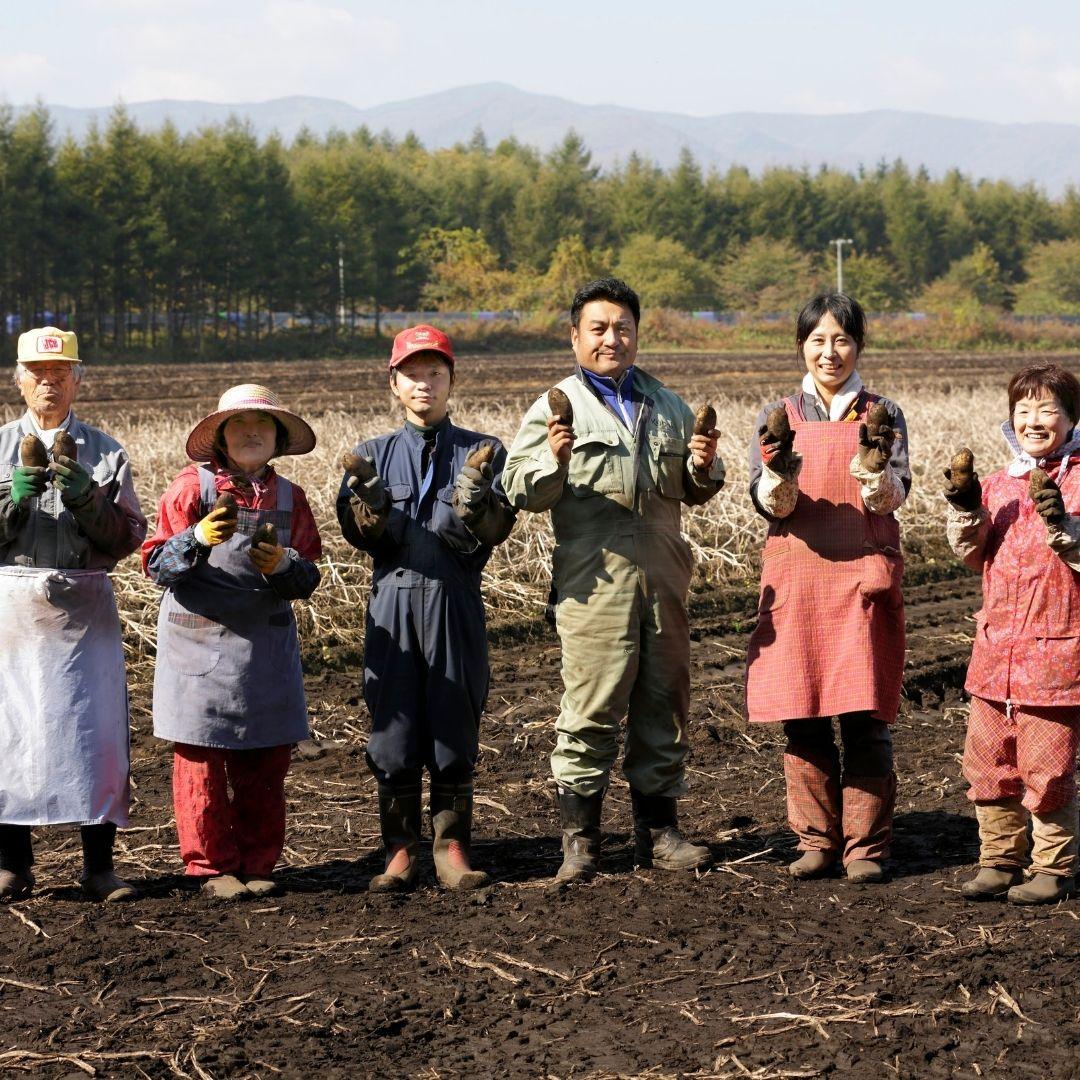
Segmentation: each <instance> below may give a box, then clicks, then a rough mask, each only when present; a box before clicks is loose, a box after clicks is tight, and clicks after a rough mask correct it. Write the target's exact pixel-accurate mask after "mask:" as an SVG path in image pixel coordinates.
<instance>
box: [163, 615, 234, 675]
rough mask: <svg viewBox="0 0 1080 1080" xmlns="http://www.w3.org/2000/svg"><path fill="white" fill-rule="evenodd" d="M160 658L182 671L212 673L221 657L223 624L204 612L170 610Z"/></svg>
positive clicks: (191, 673) (183, 673) (185, 673)
mask: <svg viewBox="0 0 1080 1080" xmlns="http://www.w3.org/2000/svg"><path fill="white" fill-rule="evenodd" d="M167 626H168V631H167V633H166V635H165V641H164V642H159V648H158V660H159V662H160V661H162V660H164V662H165V663H166V664H168V665H169V667H171V668H172V669H173V671H178V672H179V673H180V674H181V675H209V674H210V672H211V671H213V670H214V668H216V667H217V666H218V661H220V659H221V636H222V627H221V626H220V625H219V624H218V623H216V622H213V621H212V620H211V619H207V618H206V617H205V616H203V615H193V614H191V613H190V612H185V611H170V612H169V614H168V620H167Z"/></svg>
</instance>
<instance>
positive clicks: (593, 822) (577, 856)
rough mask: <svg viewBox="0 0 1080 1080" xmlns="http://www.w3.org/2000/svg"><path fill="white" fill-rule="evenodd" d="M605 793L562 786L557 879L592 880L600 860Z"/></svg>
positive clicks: (560, 790) (566, 880) (569, 880)
mask: <svg viewBox="0 0 1080 1080" xmlns="http://www.w3.org/2000/svg"><path fill="white" fill-rule="evenodd" d="M603 807H604V793H603V791H598V792H597V793H596V794H595V795H577V794H575V793H574V792H572V791H565V790H563V789H562V788H560V789H559V817H560V819H561V820H562V851H563V861H562V866H560V867H559V869H558V872H557V873H556V874H555V880H556V881H565V882H574V881H591V880H592V879H593V878H594V877H596V872H597V870H599V868H600V867H599V862H600V814H601V812H602V810H603Z"/></svg>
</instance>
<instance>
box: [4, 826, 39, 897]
mask: <svg viewBox="0 0 1080 1080" xmlns="http://www.w3.org/2000/svg"><path fill="white" fill-rule="evenodd" d="M33 864H34V847H33V842H32V840H31V837H30V826H29V825H0V902H4V901H17V900H26V899H27V898H28V897H29V896H30V894H31V893H32V892H33V891H34V875H33V874H32V873H31V871H30V867H31V866H33Z"/></svg>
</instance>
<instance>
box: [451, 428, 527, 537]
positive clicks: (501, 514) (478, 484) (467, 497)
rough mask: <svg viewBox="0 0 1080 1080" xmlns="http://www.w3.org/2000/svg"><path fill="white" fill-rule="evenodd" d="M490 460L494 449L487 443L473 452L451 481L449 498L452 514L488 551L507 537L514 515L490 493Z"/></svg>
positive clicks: (491, 473) (491, 480) (493, 455)
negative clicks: (451, 495)
mask: <svg viewBox="0 0 1080 1080" xmlns="http://www.w3.org/2000/svg"><path fill="white" fill-rule="evenodd" d="M494 458H495V448H494V447H493V446H491V445H490V444H488V443H485V444H484V445H482V446H478V447H477V448H476V449H475V450H473V451H472V453H470V454H469V456H468V457H467V458H466V459H465V464H464V465H462V467H461V472H459V473H458V475H457V479H456V480H455V481H454V494H453V498H452V503H453V507H454V513H455V514H457V516H458V517H459V518H461V520H462V521H463V522H464V523H465V525H466V526H467V527H468V529H469V531H470V532H471V533H472V534H473V536H475V537H476V539H477V540H479V541H480V543H481V544H486V545H487V546H488V547H494V546H495V545H496V544H501V543H502V542H503V541H504V540H505V539H506V538H507V537H508V536H509V535H510V530H511V529H513V527H514V520H515V514H514V511H513V510H511V509H510V507H509V506H507V504H506V503H505V502H503V500H501V499H500V498H499V497H498V495H497V494H496V493H495V491H494V490H492V484H493V483H494V480H495V473H494V471H493V469H492V465H491V463H492V461H493V460H494Z"/></svg>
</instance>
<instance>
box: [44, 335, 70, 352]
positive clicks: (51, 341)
mask: <svg viewBox="0 0 1080 1080" xmlns="http://www.w3.org/2000/svg"><path fill="white" fill-rule="evenodd" d="M37 351H38V352H58V353H62V352H63V351H64V343H63V342H62V341H61V340H60V339H59V338H58V337H45V336H44V335H43V336H42V337H39V338H38V339H37Z"/></svg>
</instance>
